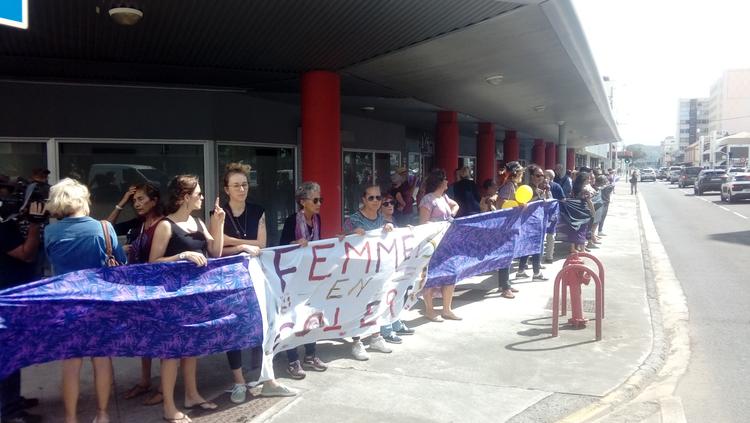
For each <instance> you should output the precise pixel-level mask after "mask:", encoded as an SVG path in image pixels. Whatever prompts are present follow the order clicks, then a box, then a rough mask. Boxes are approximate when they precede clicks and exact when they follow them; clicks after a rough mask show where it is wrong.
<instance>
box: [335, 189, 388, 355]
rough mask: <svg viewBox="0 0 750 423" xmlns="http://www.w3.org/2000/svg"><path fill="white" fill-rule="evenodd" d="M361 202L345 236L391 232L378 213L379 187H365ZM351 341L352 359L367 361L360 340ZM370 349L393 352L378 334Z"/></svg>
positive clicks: (347, 226) (345, 229)
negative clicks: (371, 232)
mask: <svg viewBox="0 0 750 423" xmlns="http://www.w3.org/2000/svg"><path fill="white" fill-rule="evenodd" d="M361 201H362V207H361V208H360V209H359V210H357V211H356V212H354V213H352V215H351V216H349V217H348V218H346V220H345V221H344V233H345V234H347V235H351V234H357V235H365V232H367V231H371V230H375V229H382V230H383V231H386V232H389V231H392V230H393V224H391V223H387V222H386V221H385V220H384V219H383V215H382V214H381V213H380V205H381V204H382V202H383V197H382V196H381V195H380V186H379V185H369V186H367V187H365V190H364V192H362V198H361ZM352 339H353V341H354V343H353V344H352V355H353V356H354V358H356V359H357V360H369V359H370V355H369V354H368V353H367V351H366V350H365V346H364V344H362V341H361V340H360V338H359V337H358V336H355V337H353V338H352ZM393 339H394V340H395V339H398V340H399V342H395V343H400V338H398V337H397V336H396V337H395V338H393ZM370 348H371V349H373V350H375V351H380V352H384V353H391V352H393V350H392V349H390V348H388V346H387V345H385V339H383V337H382V336H380V333H379V332H378V333H375V334H373V335H372V339H371V340H370Z"/></svg>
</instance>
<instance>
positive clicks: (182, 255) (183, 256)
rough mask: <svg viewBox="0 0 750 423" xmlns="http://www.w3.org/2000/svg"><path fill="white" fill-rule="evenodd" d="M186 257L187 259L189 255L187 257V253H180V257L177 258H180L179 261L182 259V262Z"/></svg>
mask: <svg viewBox="0 0 750 423" xmlns="http://www.w3.org/2000/svg"><path fill="white" fill-rule="evenodd" d="M185 257H187V255H185V253H180V254H179V255H178V256H177V258H178V259H180V260H185Z"/></svg>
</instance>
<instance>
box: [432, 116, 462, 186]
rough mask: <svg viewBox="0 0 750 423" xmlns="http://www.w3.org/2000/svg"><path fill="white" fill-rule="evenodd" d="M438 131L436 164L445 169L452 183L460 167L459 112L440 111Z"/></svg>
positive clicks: (449, 181)
mask: <svg viewBox="0 0 750 423" xmlns="http://www.w3.org/2000/svg"><path fill="white" fill-rule="evenodd" d="M436 132H437V141H436V142H435V165H436V167H439V168H442V169H443V170H445V175H446V176H447V177H448V183H450V184H452V183H453V182H455V180H456V167H458V113H456V112H450V111H439V112H438V115H437V131H436Z"/></svg>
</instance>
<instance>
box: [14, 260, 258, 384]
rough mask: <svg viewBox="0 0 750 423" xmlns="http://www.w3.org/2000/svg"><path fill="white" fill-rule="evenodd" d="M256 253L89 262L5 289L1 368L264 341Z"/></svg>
mask: <svg viewBox="0 0 750 423" xmlns="http://www.w3.org/2000/svg"><path fill="white" fill-rule="evenodd" d="M247 260H248V258H247V257H244V256H235V257H227V258H223V259H217V260H210V261H209V263H208V265H207V266H206V267H196V266H195V265H194V264H193V263H189V262H179V263H161V264H142V265H132V266H120V267H114V268H103V269H90V270H82V271H78V272H71V273H68V274H65V275H60V276H56V277H52V278H48V279H44V280H41V281H38V282H33V283H30V284H26V285H22V286H19V287H15V288H9V289H5V290H2V291H0V378H2V377H4V376H6V375H8V374H10V373H11V372H13V371H14V370H16V369H20V368H22V367H26V366H28V365H31V364H37V363H45V362H49V361H55V360H60V359H64V358H73V357H89V356H119V357H139V356H149V357H161V358H177V357H190V356H199V355H206V354H212V353H216V352H221V351H229V350H234V349H241V348H248V347H253V346H260V345H262V343H263V323H262V316H261V311H260V307H259V305H258V299H257V297H256V294H255V289H254V288H253V283H252V281H251V279H250V275H249V273H248V270H247V265H248V262H247Z"/></svg>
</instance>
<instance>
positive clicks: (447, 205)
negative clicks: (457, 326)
mask: <svg viewBox="0 0 750 423" xmlns="http://www.w3.org/2000/svg"><path fill="white" fill-rule="evenodd" d="M446 190H448V178H446V177H445V171H444V170H443V169H435V170H433V171H432V172H431V173H430V175H429V176H428V177H427V179H426V180H425V192H426V193H427V194H425V196H424V197H423V198H422V201H420V202H419V224H420V225H421V224H424V223H427V222H440V221H449V220H452V219H453V216H455V215H456V213H458V203H456V202H455V201H453V200H451V199H450V197H448V195H446V194H445V191H446ZM434 289H435V288H425V289H424V293H423V297H424V304H425V314H424V315H425V317H426V318H427V320H430V321H432V322H442V321H443V320H442V319H441V316H442V318H443V319H448V320H461V318H460V317H458V316H456V314H455V313H453V310H452V308H451V305H452V303H453V291H454V290H455V289H456V285H454V284H448V285H443V286H442V287H441V288H440V289H441V292H442V295H443V312H442V313H441V315H438V314H437V313H436V312H435V308H434V307H433V304H432V296H433V291H434Z"/></svg>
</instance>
